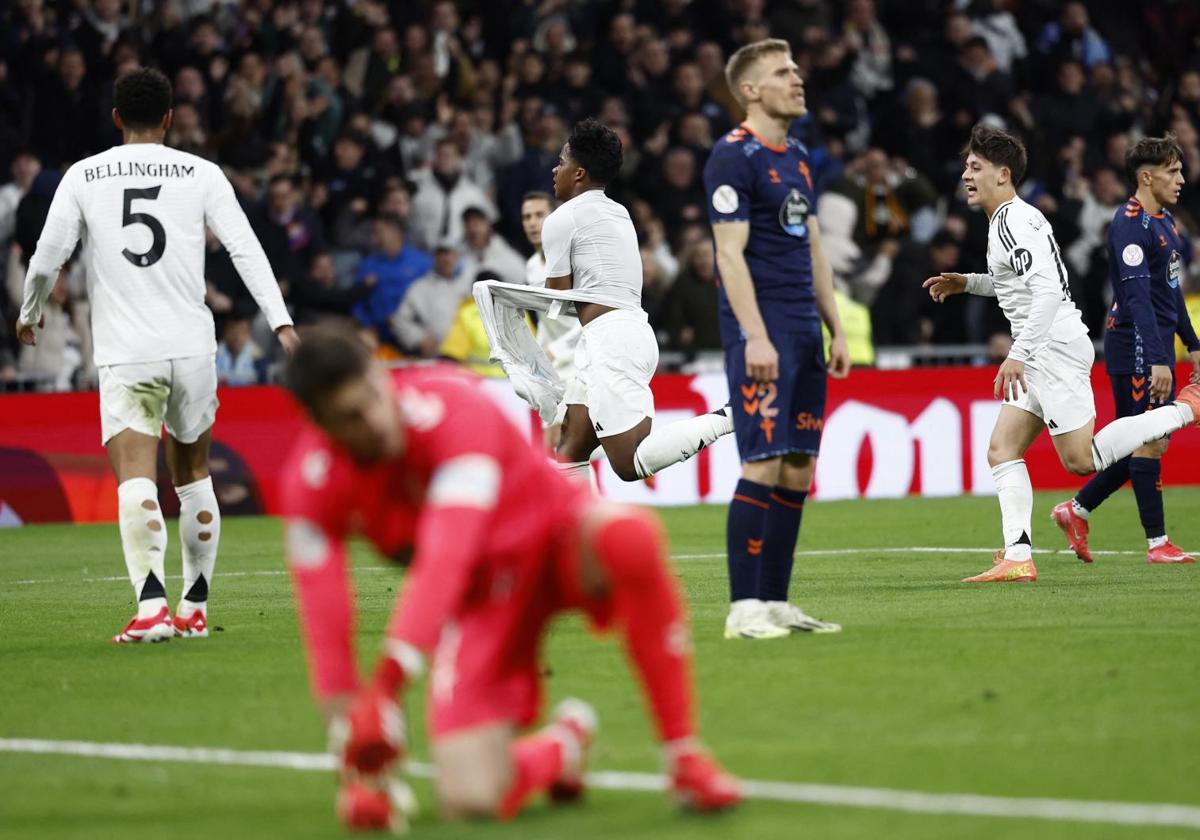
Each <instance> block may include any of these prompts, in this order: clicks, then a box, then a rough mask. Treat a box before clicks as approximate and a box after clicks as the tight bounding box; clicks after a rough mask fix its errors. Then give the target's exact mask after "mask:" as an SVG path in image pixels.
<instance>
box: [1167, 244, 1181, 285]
mask: <svg viewBox="0 0 1200 840" xmlns="http://www.w3.org/2000/svg"><path fill="white" fill-rule="evenodd" d="M1182 276H1183V257H1181V256H1179V252H1178V251H1175V250H1172V251H1171V259H1170V260H1169V261H1168V262H1167V285H1168V286H1170V287H1171V288H1172V289H1178V288H1179V278H1180V277H1182Z"/></svg>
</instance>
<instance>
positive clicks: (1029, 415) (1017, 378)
mask: <svg viewBox="0 0 1200 840" xmlns="http://www.w3.org/2000/svg"><path fill="white" fill-rule="evenodd" d="M964 151H965V154H966V164H965V168H964V170H963V174H962V180H963V184H964V185H965V187H966V193H967V203H968V204H970V205H972V206H978V207H982V208H983V209H984V211H985V212H986V213H987V214H988V218H989V220H990V221H989V225H988V253H987V266H988V270H987V273H986V274H955V273H944V274H941V275H939V276H937V277H930V278H929V279H927V280H926V281H925V283H924V287H925V288H927V289H929V294H930V296H932V297H933V299H934V300H935V301H937V302H939V303H940V302H941V301H943V300H945V298H946V297H948V296H949V295H954V294H959V293H961V292H967V293H970V294H976V295H987V296H990V297H995V298H997V300H998V302H999V303H1000V308H1001V309H1002V310H1003V311H1004V315H1005V317H1006V318H1008V321H1009V324H1010V325H1011V326H1012V333H1013V344H1012V349H1011V350H1010V351H1009V354H1008V358H1007V359H1005V360H1004V363H1003V364H1001V365H1000V370H999V371H998V372H997V373H996V378H995V381H994V382H993V395H994V396H995V397H997V398H1002V399H1003V400H1004V404H1003V405H1002V406H1001V407H1000V416H999V417H998V418H997V419H996V426H995V428H994V429H993V430H992V439H991V442H990V443H989V445H988V463H989V464H990V465H991V467H992V477H993V478H994V479H995V482H996V492H997V494H998V496H999V499H1000V517H1001V522H1002V528H1003V532H1004V548H1003V549H1001V550H1000V551H998V552H996V556H995V557H994V558H993V566H992V568H991V569H989V570H987V571H985V572H983V573H982V574H979V575H976V576H974V577H969V578H965V579H964V581H963V582H964V583H983V582H1007V581H1034V580H1037V568H1036V567H1035V566H1034V564H1033V558H1032V550H1033V546H1032V528H1031V527H1030V521H1031V518H1032V514H1033V486H1032V485H1031V484H1030V481H1029V472H1028V470H1026V468H1025V461H1024V460H1023V459H1024V455H1025V450H1027V449H1028V448H1029V446H1030V444H1032V443H1033V441H1034V440H1035V439H1036V438H1037V436H1038V435H1039V434H1041V431H1042V428H1043V426H1044V427H1045V428H1047V429H1048V430H1049V432H1050V439H1051V440H1052V441H1053V442H1054V448H1055V450H1056V451H1057V452H1058V457H1059V459H1060V460H1061V461H1062V464H1063V466H1064V467H1065V468H1066V469H1067V470H1068V471H1069V472H1072V473H1074V474H1075V475H1088V474H1090V473H1093V472H1096V471H1098V470H1102V469H1105V468H1106V467H1109V466H1111V465H1112V464H1114V463H1116V462H1117V461H1119V460H1121V459H1122V458H1124V457H1125V456H1126V455H1129V454H1130V453H1132V452H1133V451H1134V450H1135V449H1138V448H1139V447H1141V446H1142V445H1144V444H1146V443H1149V442H1150V441H1152V440H1158V439H1159V438H1161V437H1164V436H1165V435H1168V434H1170V433H1171V432H1174V431H1176V430H1178V429H1181V428H1183V427H1184V426H1187V425H1193V424H1200V385H1189V386H1187V387H1186V388H1183V389H1181V390H1180V391H1179V394H1178V396H1177V397H1176V401H1175V402H1174V403H1171V404H1169V405H1165V406H1162V407H1161V408H1158V409H1155V410H1154V411H1147V412H1145V413H1144V414H1140V415H1137V416H1132V417H1122V418H1120V419H1118V420H1114V421H1113V422H1112V423H1109V424H1108V425H1107V426H1105V427H1104V428H1103V429H1101V430H1100V431H1099V433H1097V434H1095V435H1094V436H1093V430H1094V428H1095V422H1096V406H1095V401H1094V399H1093V396H1092V385H1091V370H1092V362H1093V361H1094V360H1095V349H1094V348H1093V347H1092V342H1091V339H1089V338H1088V335H1087V328H1086V327H1085V326H1084V325H1083V320H1082V318H1081V317H1080V314H1079V310H1078V309H1076V308H1075V304H1074V303H1072V301H1071V294H1070V288H1069V283H1068V280H1067V273H1066V268H1065V266H1064V264H1063V259H1062V256H1061V254H1060V253H1059V250H1058V243H1057V242H1056V241H1055V239H1054V232H1053V231H1052V230H1051V229H1050V223H1049V222H1047V221H1046V217H1045V216H1043V215H1042V213H1041V211H1040V210H1038V209H1037V208H1036V207H1033V206H1032V205H1030V204H1027V203H1026V202H1025V201H1022V200H1021V198H1020V197H1019V196H1017V193H1016V185H1017V183H1019V182H1020V180H1021V178H1022V177H1023V176H1024V174H1025V163H1026V156H1025V148H1024V146H1022V145H1021V142H1020V141H1019V140H1017V139H1016V138H1015V137H1013V136H1012V135H1011V134H1008V133H1007V132H1005V131H1002V130H1000V129H998V128H992V127H990V126H986V125H982V124H980V125H977V126H975V128H974V130H972V132H971V139H970V142H969V143H968V144H967V148H966V149H965V150H964Z"/></svg>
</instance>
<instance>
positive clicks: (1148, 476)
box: [1129, 458, 1167, 540]
mask: <svg viewBox="0 0 1200 840" xmlns="http://www.w3.org/2000/svg"><path fill="white" fill-rule="evenodd" d="M1161 475H1162V461H1160V460H1158V459H1157V458H1130V459H1129V481H1130V483H1132V484H1133V495H1134V497H1136V498H1137V506H1138V516H1139V517H1140V518H1141V520H1142V527H1143V528H1144V529H1145V530H1146V539H1148V540H1152V539H1154V538H1155V537H1162V536H1165V535H1166V533H1167V529H1166V526H1165V524H1164V521H1163V500H1162V484H1160V483H1159V477H1160V476H1161Z"/></svg>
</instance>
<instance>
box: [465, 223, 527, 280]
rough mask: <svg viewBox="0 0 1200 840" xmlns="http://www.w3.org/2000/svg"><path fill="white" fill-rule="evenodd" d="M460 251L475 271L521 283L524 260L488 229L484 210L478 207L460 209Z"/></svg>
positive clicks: (523, 278) (489, 227)
mask: <svg viewBox="0 0 1200 840" xmlns="http://www.w3.org/2000/svg"><path fill="white" fill-rule="evenodd" d="M463 232H464V234H465V239H464V242H463V254H464V255H465V256H466V257H467V258H468V259H470V260H471V261H472V262H473V263H474V264H475V269H476V271H483V272H490V273H492V274H495V275H496V276H497V277H499V278H500V279H501V280H503V281H504V282H505V283H524V282H525V260H524V259H522V257H521V255H520V254H518V253H517V252H516V250H514V249H513V247H512V246H511V245H509V244H508V243H507V242H505V241H504V237H502V236H500V235H499V234H498V233H496V232H495V231H494V230H492V223H491V220H489V219H488V215H487V213H485V212H484V211H483V210H482V209H480V208H478V207H468V208H467V209H466V210H464V211H463Z"/></svg>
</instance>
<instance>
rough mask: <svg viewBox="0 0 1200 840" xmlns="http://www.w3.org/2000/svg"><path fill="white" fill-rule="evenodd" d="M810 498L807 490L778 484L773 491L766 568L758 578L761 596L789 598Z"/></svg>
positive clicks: (765, 540)
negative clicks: (807, 503)
mask: <svg viewBox="0 0 1200 840" xmlns="http://www.w3.org/2000/svg"><path fill="white" fill-rule="evenodd" d="M806 498H808V491H807V490H789V489H787V488H786V487H776V488H775V489H774V491H772V493H771V507H770V508H769V509H768V510H767V526H766V528H765V529H764V530H763V556H762V571H761V572H760V573H759V579H758V597H759V598H761V599H762V600H764V601H786V600H787V597H788V583H789V582H790V581H791V579H792V561H793V560H794V559H795V552H796V538H797V537H798V536H799V534H800V518H801V517H802V516H803V515H804V500H805V499H806Z"/></svg>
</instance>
